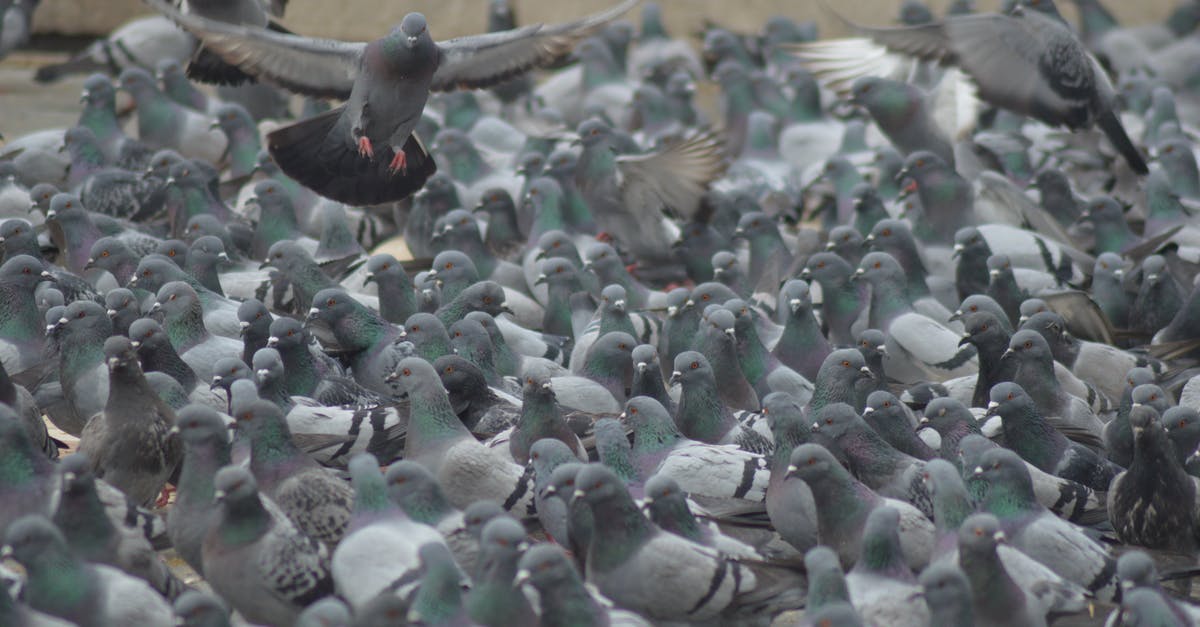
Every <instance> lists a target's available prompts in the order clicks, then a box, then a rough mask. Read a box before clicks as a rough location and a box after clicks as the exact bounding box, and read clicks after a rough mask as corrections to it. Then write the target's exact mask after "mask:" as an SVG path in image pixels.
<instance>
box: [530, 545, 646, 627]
mask: <svg viewBox="0 0 1200 627" xmlns="http://www.w3.org/2000/svg"><path fill="white" fill-rule="evenodd" d="M513 583H514V585H516V586H518V587H521V586H529V587H532V588H533V589H534V590H536V591H537V593H538V594H537V598H538V615H539V618H540V620H541V623H542V624H543V625H555V626H563V627H565V626H566V625H580V624H587V623H588V622H590V621H594V620H596V619H597V618H601V617H603V618H606V619H607V620H608V623H609V624H610V625H622V626H626V627H643V626H648V625H649V624H650V623H649V622H648V621H646V619H644V618H642V617H641V616H639V615H638V614H635V613H633V612H630V611H626V610H622V609H618V608H612V607H606V606H605V605H604V604H602V603H601V602H600V601H598V600H597V599H596V598H595V597H593V596H592V594H591V593H590V592H589V591H588V589H587V588H586V587H585V585H584V582H583V578H582V577H580V575H579V573H578V571H576V570H575V568H574V565H573V564H572V563H571V560H570V558H568V557H567V555H566V553H564V552H563V549H561V548H559V547H557V546H554V545H553V544H549V543H542V544H537V545H535V546H532V547H530V548H529V550H527V551H525V553H524V554H523V555H521V559H520V560H518V562H517V572H516V576H515V577H514V579H513Z"/></svg>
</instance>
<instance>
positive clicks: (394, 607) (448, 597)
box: [362, 543, 470, 625]
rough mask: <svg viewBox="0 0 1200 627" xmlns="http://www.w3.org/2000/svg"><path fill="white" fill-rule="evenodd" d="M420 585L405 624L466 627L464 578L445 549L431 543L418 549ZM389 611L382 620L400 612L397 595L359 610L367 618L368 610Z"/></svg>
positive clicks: (389, 596) (389, 595)
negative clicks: (463, 625)
mask: <svg viewBox="0 0 1200 627" xmlns="http://www.w3.org/2000/svg"><path fill="white" fill-rule="evenodd" d="M420 557H421V571H422V576H421V583H420V587H419V588H418V589H417V593H416V595H415V596H414V597H413V601H412V606H411V607H410V608H409V609H408V614H407V616H406V618H407V619H408V621H407V622H410V623H416V624H428V625H443V624H445V625H460V624H469V623H470V617H469V616H468V615H467V609H466V607H465V605H464V604H463V598H462V596H463V595H462V588H463V582H464V581H465V579H466V576H465V575H464V574H463V572H462V570H460V569H459V568H458V565H456V564H455V563H454V558H453V556H451V555H450V551H449V550H448V549H446V547H445V546H443V545H441V544H438V543H433V544H426V545H425V546H423V547H421V550H420ZM378 607H383V608H389V609H387V610H386V611H384V612H383V615H384V616H389V617H390V616H392V615H394V614H395V613H397V612H399V611H400V610H402V609H403V601H402V600H401V599H400V597H399V596H397V595H392V594H384V595H380V596H379V597H376V604H372V605H371V606H368V607H365V608H363V612H362V615H363V617H364V618H369V617H370V616H371V614H372V610H375V609H376V608H378Z"/></svg>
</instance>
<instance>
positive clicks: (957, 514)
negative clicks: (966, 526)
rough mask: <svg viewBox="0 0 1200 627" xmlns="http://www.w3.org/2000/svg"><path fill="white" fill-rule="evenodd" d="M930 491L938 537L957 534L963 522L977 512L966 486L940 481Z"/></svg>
mask: <svg viewBox="0 0 1200 627" xmlns="http://www.w3.org/2000/svg"><path fill="white" fill-rule="evenodd" d="M930 492H932V495H933V515H934V522H935V523H936V527H937V535H938V537H939V538H940V537H945V536H947V535H956V534H957V533H958V528H959V527H961V526H962V522H963V521H964V520H966V519H967V517H968V516H970V515H971V514H974V513H975V506H974V505H973V504H972V503H971V497H970V496H968V495H967V490H966V487H965V486H959V485H955V484H954V483H950V482H940V483H939V484H938V485H937V486H936V489H934V490H930Z"/></svg>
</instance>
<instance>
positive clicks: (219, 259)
mask: <svg viewBox="0 0 1200 627" xmlns="http://www.w3.org/2000/svg"><path fill="white" fill-rule="evenodd" d="M187 256H188V259H190V260H191V262H192V263H193V264H201V265H203V266H204V267H209V266H215V265H217V264H220V263H224V262H228V261H229V253H228V252H226V251H225V243H224V242H222V241H221V238H219V237H216V236H214V235H203V236H200V237H197V238H196V239H194V240H192V245H191V246H190V247H189V248H188V251H187Z"/></svg>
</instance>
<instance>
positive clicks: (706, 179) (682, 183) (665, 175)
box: [617, 132, 727, 219]
mask: <svg viewBox="0 0 1200 627" xmlns="http://www.w3.org/2000/svg"><path fill="white" fill-rule="evenodd" d="M723 155H724V145H723V143H722V141H721V138H720V137H719V136H717V135H716V134H714V133H711V132H702V133H697V134H696V135H693V136H692V137H689V138H687V139H685V140H683V141H680V142H677V143H674V144H672V145H670V146H668V147H666V148H664V149H663V150H661V151H659V152H654V153H651V154H646V155H622V156H620V157H617V168H618V169H619V171H620V174H621V195H622V196H623V197H624V200H625V206H626V207H633V208H644V207H663V208H665V209H668V210H670V211H672V212H674V213H676V214H678V215H680V216H682V217H684V218H686V219H690V218H691V217H692V216H693V215H694V214H695V213H696V210H697V209H698V208H699V206H700V198H701V197H702V196H703V195H704V192H705V191H706V190H707V189H708V184H709V183H710V182H711V181H713V180H714V179H716V178H717V177H719V176H721V174H722V173H724V172H725V167H726V165H727V164H726V163H725V160H724V156H723Z"/></svg>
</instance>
